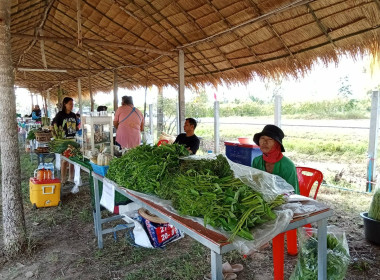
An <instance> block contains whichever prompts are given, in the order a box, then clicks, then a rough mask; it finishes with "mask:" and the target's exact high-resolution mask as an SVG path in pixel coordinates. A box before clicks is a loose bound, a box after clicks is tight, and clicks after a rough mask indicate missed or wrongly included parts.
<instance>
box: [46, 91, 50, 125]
mask: <svg viewBox="0 0 380 280" xmlns="http://www.w3.org/2000/svg"><path fill="white" fill-rule="evenodd" d="M46 99H47V103H46V108H47V117H49V118H50V114H49V107H50V89H48V90H47V98H46Z"/></svg>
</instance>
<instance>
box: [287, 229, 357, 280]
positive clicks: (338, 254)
mask: <svg viewBox="0 0 380 280" xmlns="http://www.w3.org/2000/svg"><path fill="white" fill-rule="evenodd" d="M299 232H300V234H299V237H300V247H301V250H300V253H299V254H298V261H297V265H296V268H295V270H294V271H293V273H292V275H291V276H290V278H289V279H290V280H312V279H313V280H314V279H318V239H317V232H318V229H312V228H302V229H300V230H299ZM349 263H350V254H349V249H348V244H347V239H346V235H345V233H344V232H343V231H341V230H340V229H339V228H337V227H336V226H329V227H327V279H329V280H342V279H344V276H345V275H346V272H347V267H348V264H349Z"/></svg>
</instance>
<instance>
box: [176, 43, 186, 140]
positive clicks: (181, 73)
mask: <svg viewBox="0 0 380 280" xmlns="http://www.w3.org/2000/svg"><path fill="white" fill-rule="evenodd" d="M177 123H178V124H177V132H178V134H180V133H182V132H184V130H183V125H184V123H185V55H184V52H183V50H179V54H178V122H177Z"/></svg>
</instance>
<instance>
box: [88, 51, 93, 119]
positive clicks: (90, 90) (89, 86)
mask: <svg viewBox="0 0 380 280" xmlns="http://www.w3.org/2000/svg"><path fill="white" fill-rule="evenodd" d="M87 67H88V68H90V54H89V51H87ZM91 80H92V79H91V72H90V71H89V72H88V90H89V92H90V103H91V112H93V111H94V99H93V97H92V81H91Z"/></svg>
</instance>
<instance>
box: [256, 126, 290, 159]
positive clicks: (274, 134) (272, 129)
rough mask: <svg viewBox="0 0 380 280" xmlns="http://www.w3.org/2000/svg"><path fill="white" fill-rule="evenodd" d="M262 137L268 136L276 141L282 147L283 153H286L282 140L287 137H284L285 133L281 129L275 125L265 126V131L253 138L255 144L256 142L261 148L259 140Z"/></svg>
mask: <svg viewBox="0 0 380 280" xmlns="http://www.w3.org/2000/svg"><path fill="white" fill-rule="evenodd" d="M261 136H268V137H270V138H272V139H274V140H276V141H277V142H278V143H279V144H280V146H281V152H285V148H284V146H283V145H282V139H283V138H284V136H285V135H284V132H283V131H282V130H281V128H279V127H278V126H275V125H273V124H268V125H266V126H264V128H263V131H261V132H260V133H256V134H255V135H254V136H253V142H255V143H256V144H257V145H259V146H260V144H259V140H260V137H261Z"/></svg>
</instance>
